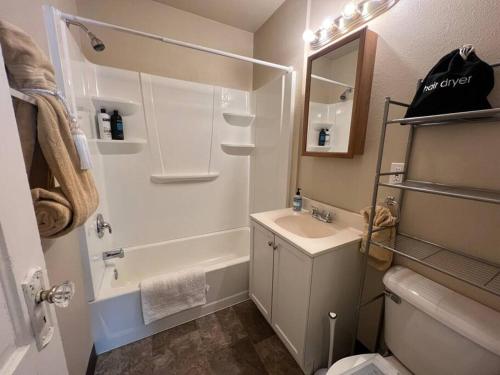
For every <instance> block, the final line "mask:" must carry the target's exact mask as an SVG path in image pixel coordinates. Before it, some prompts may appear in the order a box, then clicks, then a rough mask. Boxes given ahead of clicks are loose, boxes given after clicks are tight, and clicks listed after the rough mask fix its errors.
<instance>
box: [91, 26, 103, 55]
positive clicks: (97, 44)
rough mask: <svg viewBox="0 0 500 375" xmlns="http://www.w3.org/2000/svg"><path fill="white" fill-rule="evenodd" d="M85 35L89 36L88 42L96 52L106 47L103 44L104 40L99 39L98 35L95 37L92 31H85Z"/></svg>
mask: <svg viewBox="0 0 500 375" xmlns="http://www.w3.org/2000/svg"><path fill="white" fill-rule="evenodd" d="M87 35H88V36H89V38H90V44H91V45H92V48H93V49H94V50H96V51H97V52H101V51H104V49H105V48H106V46H105V45H104V42H103V41H102V40H101V39H99V38H98V37H96V36H95V34H94V33H92V32H91V31H89V32H88V33H87Z"/></svg>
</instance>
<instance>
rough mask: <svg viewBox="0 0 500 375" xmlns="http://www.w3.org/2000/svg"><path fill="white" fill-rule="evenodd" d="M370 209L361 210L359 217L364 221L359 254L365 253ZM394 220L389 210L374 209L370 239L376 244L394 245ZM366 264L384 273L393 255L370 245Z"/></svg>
mask: <svg viewBox="0 0 500 375" xmlns="http://www.w3.org/2000/svg"><path fill="white" fill-rule="evenodd" d="M370 211H371V208H370V207H366V208H363V209H362V210H361V215H363V218H364V219H365V233H364V234H363V241H362V243H361V252H363V253H364V252H365V249H366V246H367V243H366V240H367V234H368V233H367V232H368V223H369V221H370ZM396 220H397V219H396V218H395V217H394V216H393V215H392V213H391V210H389V208H387V207H383V206H376V207H375V219H374V221H373V230H374V232H373V233H372V239H373V240H374V241H377V242H383V243H386V244H389V245H391V246H392V245H394V240H395V236H396V227H395V225H396ZM368 255H369V257H368V264H370V265H371V266H372V267H373V268H375V269H377V270H379V271H386V270H387V269H388V268H389V267H390V266H391V264H392V258H393V253H392V251H389V250H386V249H384V248H383V247H380V246H375V245H373V244H372V245H370V251H369V253H368Z"/></svg>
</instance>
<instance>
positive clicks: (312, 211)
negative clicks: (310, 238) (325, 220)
mask: <svg viewBox="0 0 500 375" xmlns="http://www.w3.org/2000/svg"><path fill="white" fill-rule="evenodd" d="M318 213H319V208H318V207H315V206H311V214H312V215H317V214H318Z"/></svg>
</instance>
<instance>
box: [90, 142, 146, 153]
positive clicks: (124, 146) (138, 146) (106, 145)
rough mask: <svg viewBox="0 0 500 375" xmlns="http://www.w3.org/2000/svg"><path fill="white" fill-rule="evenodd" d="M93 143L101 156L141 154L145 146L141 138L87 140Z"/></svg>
mask: <svg viewBox="0 0 500 375" xmlns="http://www.w3.org/2000/svg"><path fill="white" fill-rule="evenodd" d="M89 143H91V144H92V143H94V144H95V145H96V147H97V150H98V151H99V153H100V154H101V155H131V154H138V153H139V152H141V151H142V150H143V149H144V147H145V146H146V144H147V141H146V140H145V139H142V138H130V139H125V140H118V139H89Z"/></svg>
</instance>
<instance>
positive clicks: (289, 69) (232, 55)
mask: <svg viewBox="0 0 500 375" xmlns="http://www.w3.org/2000/svg"><path fill="white" fill-rule="evenodd" d="M60 17H61V19H63V20H64V21H65V22H70V23H71V22H78V23H82V22H84V23H87V24H91V25H96V26H101V27H107V28H110V29H113V30H117V31H121V32H124V33H128V34H133V35H138V36H142V37H145V38H149V39H154V40H158V41H160V42H163V43H167V44H173V45H176V46H180V47H186V48H190V49H194V50H197V51H202V52H207V53H211V54H213V55H219V56H225V57H229V58H231V59H235V60H241V61H246V62H250V63H253V64H257V65H262V66H267V67H269V68H274V69H279V70H283V71H285V72H287V73H292V72H293V71H294V69H293V66H285V65H280V64H275V63H272V62H268V61H264V60H259V59H254V58H252V57H247V56H242V55H238V54H235V53H231V52H225V51H221V50H218V49H214V48H209V47H204V46H200V45H198V44H193V43H188V42H183V41H180V40H176V39H171V38H166V37H163V36H161V35H158V34H152V33H147V32H144V31H139V30H135V29H131V28H128V27H123V26H118V25H114V24H111V23H107V22H101V21H97V20H93V19H90V18H85V17H80V16H75V15H72V14H68V13H63V12H60Z"/></svg>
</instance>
